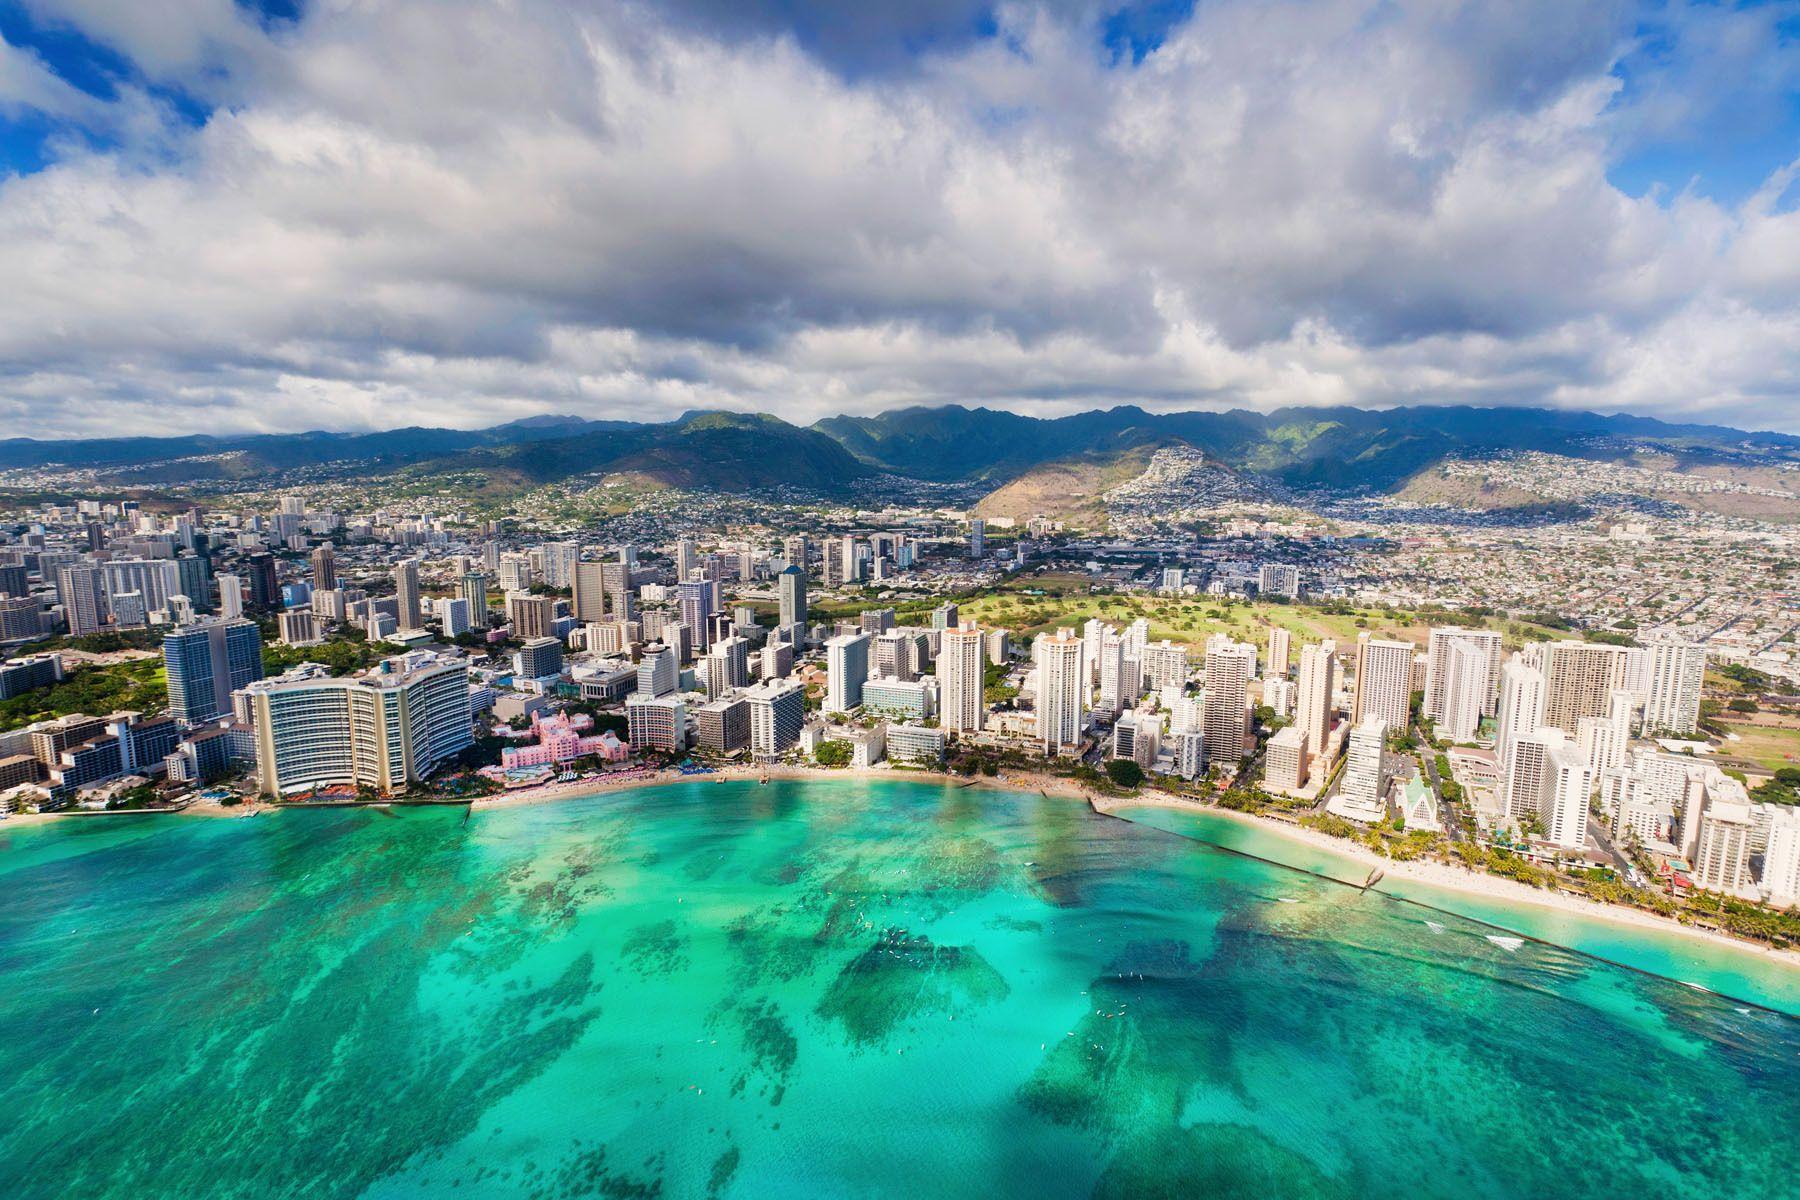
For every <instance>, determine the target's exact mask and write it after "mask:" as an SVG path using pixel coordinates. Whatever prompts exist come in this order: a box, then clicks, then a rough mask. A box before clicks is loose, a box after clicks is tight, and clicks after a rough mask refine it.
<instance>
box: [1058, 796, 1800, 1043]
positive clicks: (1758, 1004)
mask: <svg viewBox="0 0 1800 1200" xmlns="http://www.w3.org/2000/svg"><path fill="white" fill-rule="evenodd" d="M1087 806H1088V809H1089V810H1090V811H1092V812H1094V813H1095V814H1097V815H1099V816H1102V817H1110V818H1112V819H1113V820H1115V821H1123V822H1124V823H1125V824H1127V825H1130V826H1133V827H1134V828H1137V829H1149V830H1153V831H1155V832H1157V833H1164V834H1168V835H1169V836H1170V837H1176V838H1180V839H1181V840H1182V841H1184V842H1194V843H1197V844H1199V845H1202V846H1205V847H1207V848H1208V849H1209V850H1217V851H1219V852H1221V853H1224V854H1235V855H1237V856H1238V857H1239V858H1247V859H1250V860H1251V861H1252V862H1259V863H1265V864H1267V865H1269V866H1271V867H1280V868H1282V869H1283V870H1287V871H1297V872H1299V873H1300V874H1302V875H1310V876H1312V877H1313V878H1314V879H1323V880H1326V881H1328V882H1330V883H1335V884H1338V885H1340V886H1342V887H1347V888H1354V889H1355V890H1356V891H1357V892H1358V893H1359V894H1364V895H1366V894H1367V893H1369V892H1371V891H1373V892H1374V893H1375V894H1376V895H1377V896H1380V897H1381V898H1382V899H1384V900H1388V901H1391V902H1393V903H1395V904H1410V905H1412V906H1413V907H1414V908H1420V909H1423V910H1425V911H1426V912H1432V913H1441V914H1443V915H1445V916H1449V917H1455V918H1456V919H1457V920H1459V921H1467V922H1469V923H1470V924H1471V925H1479V926H1481V927H1483V928H1485V929H1493V930H1497V931H1498V932H1500V933H1502V934H1505V935H1507V936H1508V937H1515V938H1521V939H1523V940H1525V941H1527V942H1532V943H1535V944H1537V945H1539V946H1549V947H1550V948H1551V949H1554V950H1561V951H1563V952H1564V953H1565V954H1573V955H1576V956H1578V957H1581V958H1587V959H1592V960H1593V961H1594V962H1601V963H1605V964H1606V965H1607V966H1609V967H1618V968H1619V969H1620V970H1624V971H1631V972H1633V973H1634V974H1638V975H1643V976H1645V977H1646V978H1649V979H1660V980H1662V981H1663V982H1665V983H1673V984H1679V985H1680V986H1682V987H1685V988H1688V989H1689V990H1692V991H1699V992H1704V993H1706V994H1707V995H1711V996H1717V997H1719V999H1721V1000H1729V1001H1730V1002H1732V1003H1733V1004H1748V1005H1749V1006H1750V1007H1752V1008H1756V1009H1760V1010H1761V1011H1763V1012H1767V1013H1774V1014H1775V1015H1776V1016H1779V1017H1785V1018H1786V1019H1788V1020H1790V1021H1800V1013H1794V1012H1789V1011H1787V1010H1786V1009H1784V1008H1776V1007H1775V1006H1774V1005H1772V1004H1764V1003H1763V1002H1762V1001H1760V1000H1746V999H1744V998H1743V997H1742V996H1734V995H1732V994H1730V993H1729V992H1720V991H1715V990H1714V989H1712V988H1709V987H1703V986H1701V985H1698V984H1694V983H1690V982H1688V981H1687V980H1685V979H1677V978H1675V977H1674V976H1673V975H1664V974H1663V973H1662V972H1660V971H1652V970H1650V969H1649V968H1648V967H1639V966H1634V965H1633V964H1631V963H1627V962H1620V961H1619V960H1618V959H1615V958H1608V957H1606V955H1604V954H1596V953H1594V952H1593V951H1592V950H1583V949H1581V948H1579V947H1577V946H1565V945H1563V944H1562V943H1561V942H1553V941H1551V940H1550V939H1549V938H1543V937H1538V936H1537V935H1536V934H1531V933H1525V932H1522V931H1520V930H1517V929H1513V928H1510V927H1509V926H1506V925H1501V924H1499V923H1498V922H1496V921H1486V920H1483V919H1482V918H1480V917H1471V916H1467V915H1465V914H1463V913H1459V912H1456V911H1455V910H1453V909H1448V908H1440V907H1438V906H1437V905H1435V904H1430V903H1427V902H1426V901H1424V900H1415V899H1413V898H1412V897H1411V896H1400V895H1396V894H1394V893H1393V892H1384V891H1382V890H1380V889H1379V888H1377V887H1375V884H1377V883H1379V882H1381V881H1380V879H1379V878H1376V879H1371V880H1369V881H1368V882H1366V883H1362V882H1358V881H1356V880H1354V879H1339V878H1338V877H1337V876H1336V875H1328V874H1326V873H1325V872H1324V871H1314V870H1312V869H1311V868H1309V867H1297V866H1295V865H1294V864H1293V863H1286V862H1282V861H1281V860H1280V859H1278V858H1264V857H1263V856H1262V855H1260V854H1252V853H1250V851H1248V850H1240V849H1238V848H1237V847H1236V846H1227V845H1224V844H1223V843H1221V842H1215V841H1210V840H1208V839H1207V838H1203V837H1199V836H1198V835H1195V834H1191V833H1177V832H1176V831H1174V830H1172V829H1164V828H1163V827H1162V826H1160V825H1151V824H1149V823H1147V822H1143V821H1134V820H1132V819H1131V818H1130V817H1126V816H1121V815H1120V814H1118V813H1116V812H1108V811H1106V810H1105V809H1103V808H1101V807H1099V806H1098V805H1096V804H1095V803H1094V800H1093V798H1092V797H1089V798H1088V801H1087ZM1375 870H1376V871H1377V872H1379V871H1380V868H1379V867H1377V868H1376V869H1375ZM1596 919H1597V920H1604V919H1605V918H1596Z"/></svg>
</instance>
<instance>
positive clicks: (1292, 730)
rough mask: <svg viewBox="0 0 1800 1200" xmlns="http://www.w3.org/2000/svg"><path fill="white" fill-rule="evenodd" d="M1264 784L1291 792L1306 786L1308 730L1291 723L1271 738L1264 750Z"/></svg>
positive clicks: (1272, 790) (1275, 789) (1270, 788)
mask: <svg viewBox="0 0 1800 1200" xmlns="http://www.w3.org/2000/svg"><path fill="white" fill-rule="evenodd" d="M1264 763H1265V767H1264V772H1263V786H1264V787H1266V788H1268V789H1269V790H1270V791H1271V792H1282V793H1287V794H1291V793H1294V792H1297V791H1299V790H1300V789H1301V788H1302V787H1304V786H1306V765H1307V754H1306V731H1305V730H1304V729H1301V728H1300V727H1299V726H1298V725H1289V726H1288V727H1287V728H1286V729H1283V730H1282V731H1281V732H1280V733H1277V734H1276V735H1275V736H1274V737H1272V738H1270V739H1269V745H1268V748H1267V750H1266V751H1265V752H1264Z"/></svg>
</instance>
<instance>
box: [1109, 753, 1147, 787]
mask: <svg viewBox="0 0 1800 1200" xmlns="http://www.w3.org/2000/svg"><path fill="white" fill-rule="evenodd" d="M1106 777H1107V778H1108V779H1110V780H1112V781H1113V782H1114V783H1115V784H1117V785H1118V786H1119V787H1122V788H1134V787H1136V786H1138V784H1140V783H1142V782H1144V768H1142V767H1140V766H1138V765H1137V763H1135V762H1133V761H1132V760H1131V759H1129V758H1109V759H1107V760H1106Z"/></svg>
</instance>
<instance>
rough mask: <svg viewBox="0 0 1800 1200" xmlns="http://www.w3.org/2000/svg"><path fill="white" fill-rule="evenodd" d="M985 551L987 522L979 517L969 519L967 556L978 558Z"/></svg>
mask: <svg viewBox="0 0 1800 1200" xmlns="http://www.w3.org/2000/svg"><path fill="white" fill-rule="evenodd" d="M986 553H987V522H986V521H984V520H982V519H981V518H980V517H972V518H970V520H969V557H970V558H980V557H982V556H983V555H984V554H986Z"/></svg>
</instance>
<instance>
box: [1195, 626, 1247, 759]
mask: <svg viewBox="0 0 1800 1200" xmlns="http://www.w3.org/2000/svg"><path fill="white" fill-rule="evenodd" d="M1254 674H1256V648H1255V647H1254V646H1248V645H1245V644H1243V643H1242V642H1232V641H1221V642H1218V643H1215V644H1213V645H1209V646H1208V647H1207V650H1206V691H1205V693H1204V694H1203V696H1202V698H1201V705H1200V734H1201V736H1202V737H1203V738H1205V739H1206V757H1207V760H1208V761H1209V762H1218V763H1226V764H1229V765H1232V766H1235V765H1237V763H1238V762H1239V761H1240V760H1241V759H1242V758H1243V757H1244V749H1245V747H1244V743H1245V741H1246V740H1247V739H1248V737H1249V734H1250V677H1251V676H1252V675H1254Z"/></svg>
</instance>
